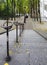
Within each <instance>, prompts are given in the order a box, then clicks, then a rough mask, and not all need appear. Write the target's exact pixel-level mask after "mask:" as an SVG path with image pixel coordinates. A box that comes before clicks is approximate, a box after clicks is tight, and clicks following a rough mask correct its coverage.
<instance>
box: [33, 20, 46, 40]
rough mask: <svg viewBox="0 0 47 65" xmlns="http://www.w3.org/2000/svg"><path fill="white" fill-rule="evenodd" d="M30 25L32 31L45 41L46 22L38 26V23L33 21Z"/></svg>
mask: <svg viewBox="0 0 47 65" xmlns="http://www.w3.org/2000/svg"><path fill="white" fill-rule="evenodd" d="M32 25H33V29H34V30H35V31H36V32H37V33H39V34H40V35H41V36H42V37H44V38H45V39H46V40H47V22H42V23H41V24H40V23H39V21H38V22H37V21H34V22H32Z"/></svg>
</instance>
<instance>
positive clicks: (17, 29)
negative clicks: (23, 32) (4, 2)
mask: <svg viewBox="0 0 47 65" xmlns="http://www.w3.org/2000/svg"><path fill="white" fill-rule="evenodd" d="M16 43H18V25H16Z"/></svg>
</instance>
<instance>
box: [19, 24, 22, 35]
mask: <svg viewBox="0 0 47 65" xmlns="http://www.w3.org/2000/svg"><path fill="white" fill-rule="evenodd" d="M21 32H22V31H21V25H20V35H19V36H21Z"/></svg>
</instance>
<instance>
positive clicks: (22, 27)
mask: <svg viewBox="0 0 47 65" xmlns="http://www.w3.org/2000/svg"><path fill="white" fill-rule="evenodd" d="M23 30H24V24H23V25H22V32H23Z"/></svg>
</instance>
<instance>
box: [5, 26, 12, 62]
mask: <svg viewBox="0 0 47 65" xmlns="http://www.w3.org/2000/svg"><path fill="white" fill-rule="evenodd" d="M10 60H11V57H10V55H9V33H8V27H7V56H6V61H8V62H9V61H10Z"/></svg>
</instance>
